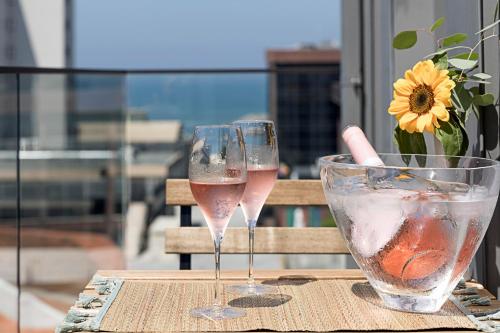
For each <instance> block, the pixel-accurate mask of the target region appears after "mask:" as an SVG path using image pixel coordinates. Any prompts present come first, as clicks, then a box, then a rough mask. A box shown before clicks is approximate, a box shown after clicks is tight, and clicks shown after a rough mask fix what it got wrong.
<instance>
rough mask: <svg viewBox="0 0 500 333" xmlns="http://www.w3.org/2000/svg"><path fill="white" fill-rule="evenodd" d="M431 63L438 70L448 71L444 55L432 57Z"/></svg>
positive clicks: (446, 56) (445, 55)
mask: <svg viewBox="0 0 500 333" xmlns="http://www.w3.org/2000/svg"><path fill="white" fill-rule="evenodd" d="M432 62H433V63H434V64H435V65H436V67H437V68H438V69H448V55H447V54H446V53H443V54H436V55H435V56H434V57H432Z"/></svg>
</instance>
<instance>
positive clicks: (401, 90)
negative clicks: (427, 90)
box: [393, 79, 416, 96]
mask: <svg viewBox="0 0 500 333" xmlns="http://www.w3.org/2000/svg"><path fill="white" fill-rule="evenodd" d="M393 86H394V91H395V92H397V93H398V94H399V95H402V96H410V95H411V93H412V92H413V89H414V88H415V86H416V85H415V83H414V82H413V81H411V80H405V79H399V80H397V81H396V82H394V85H393Z"/></svg>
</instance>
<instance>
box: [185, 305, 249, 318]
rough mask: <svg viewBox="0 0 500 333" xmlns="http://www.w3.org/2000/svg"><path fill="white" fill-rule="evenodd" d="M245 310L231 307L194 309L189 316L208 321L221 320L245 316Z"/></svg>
mask: <svg viewBox="0 0 500 333" xmlns="http://www.w3.org/2000/svg"><path fill="white" fill-rule="evenodd" d="M246 315H247V313H246V312H245V310H242V309H236V308H231V307H220V308H219V307H213V306H212V307H206V308H195V309H192V310H191V316H193V317H196V318H205V319H209V320H223V319H232V318H239V317H244V316H246Z"/></svg>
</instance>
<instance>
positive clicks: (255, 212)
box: [228, 120, 279, 295]
mask: <svg viewBox="0 0 500 333" xmlns="http://www.w3.org/2000/svg"><path fill="white" fill-rule="evenodd" d="M233 124H234V125H238V126H239V127H240V128H241V130H242V132H243V137H244V140H245V151H246V156H247V168H248V180H247V186H246V188H245V192H244V193H243V197H242V198H241V200H240V205H241V208H242V209H243V214H244V215H245V221H246V223H247V226H248V243H249V244H248V245H249V265H248V281H247V283H246V284H244V285H234V286H229V287H228V291H230V292H233V293H237V294H240V295H263V294H271V293H276V292H277V289H276V288H275V287H272V286H267V285H262V284H256V283H255V280H254V277H253V250H254V232H255V227H256V225H257V219H258V218H259V215H260V211H261V210H262V206H264V202H265V201H266V199H267V197H268V196H269V193H271V190H272V189H273V186H274V183H275V182H276V178H277V174H278V167H279V165H278V164H279V157H278V139H277V137H276V131H275V129H274V123H273V122H272V121H268V120H248V121H246V120H242V121H236V122H234V123H233Z"/></svg>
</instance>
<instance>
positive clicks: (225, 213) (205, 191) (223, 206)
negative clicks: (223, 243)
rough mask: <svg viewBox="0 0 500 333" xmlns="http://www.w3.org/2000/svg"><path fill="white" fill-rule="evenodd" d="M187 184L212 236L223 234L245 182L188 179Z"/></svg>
mask: <svg viewBox="0 0 500 333" xmlns="http://www.w3.org/2000/svg"><path fill="white" fill-rule="evenodd" d="M189 184H190V186H191V192H192V193H193V196H194V199H195V200H196V202H197V203H198V206H199V207H200V209H201V211H202V212H203V216H205V219H206V221H207V225H208V228H209V229H210V232H211V233H212V236H213V237H214V238H215V237H216V236H217V235H223V234H224V232H225V231H226V227H227V224H228V223H229V219H230V218H231V216H232V215H233V213H234V210H235V209H236V207H237V206H238V202H239V201H240V198H241V196H242V195H243V191H244V190H245V183H244V182H239V181H237V182H234V181H231V180H230V181H229V182H226V183H203V182H195V181H190V182H189Z"/></svg>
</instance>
